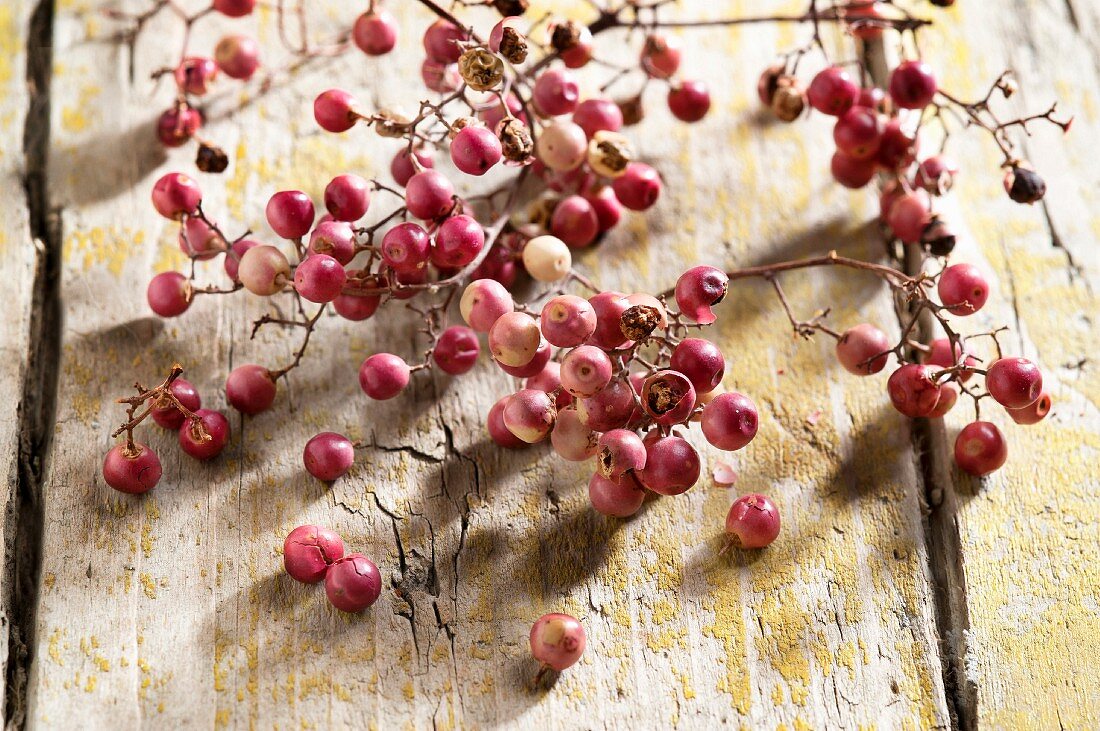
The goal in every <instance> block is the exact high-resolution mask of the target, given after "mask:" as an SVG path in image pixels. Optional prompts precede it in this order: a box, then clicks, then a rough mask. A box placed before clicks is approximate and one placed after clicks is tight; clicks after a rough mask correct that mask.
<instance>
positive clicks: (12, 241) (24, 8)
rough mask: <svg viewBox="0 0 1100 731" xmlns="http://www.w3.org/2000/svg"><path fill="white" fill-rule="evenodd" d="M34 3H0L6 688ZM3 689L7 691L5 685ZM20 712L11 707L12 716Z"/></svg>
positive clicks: (22, 415) (18, 471) (29, 296)
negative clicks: (27, 131)
mask: <svg viewBox="0 0 1100 731" xmlns="http://www.w3.org/2000/svg"><path fill="white" fill-rule="evenodd" d="M33 10H34V7H33V3H30V2H22V1H21V0H14V1H13V2H10V3H4V4H3V5H2V6H0V200H2V201H3V206H2V208H3V215H2V216H0V262H2V263H0V271H2V272H3V282H4V316H3V317H0V359H2V361H3V363H4V367H3V372H2V375H0V485H2V486H0V510H2V511H3V522H2V523H0V545H2V546H3V551H4V566H3V571H2V573H0V586H2V590H0V653H2V655H0V665H2V669H0V689H5V690H6V687H7V682H8V679H9V671H10V672H11V674H12V676H14V677H13V680H14V683H15V684H16V685H20V684H22V682H23V681H24V679H25V675H26V657H27V655H26V647H25V641H26V639H27V638H26V635H25V633H24V631H23V627H22V626H21V622H22V620H23V618H24V614H25V610H27V609H31V611H33V608H32V607H29V606H27V603H26V602H22V601H21V600H20V596H19V592H20V591H25V590H26V589H27V588H28V585H30V586H33V581H34V576H33V572H26V571H25V570H24V569H25V568H26V566H27V564H26V561H25V559H26V558H27V556H28V555H29V554H28V552H27V551H25V550H24V547H23V545H22V544H23V539H24V538H25V537H26V535H27V532H28V531H30V532H31V533H33V530H34V526H35V520H34V516H33V514H32V513H33V507H32V506H30V504H29V503H27V502H25V501H24V500H22V499H21V497H22V496H25V495H26V494H27V491H28V490H29V489H30V487H29V484H28V478H30V477H31V473H32V472H36V471H37V470H38V469H39V468H40V466H41V463H40V462H38V461H37V460H35V456H36V455H34V453H33V446H34V443H35V439H36V437H37V436H38V435H37V433H36V428H35V421H34V414H36V413H37V406H38V405H37V403H35V399H34V398H30V399H29V400H28V401H27V402H24V399H23V395H24V389H25V386H26V385H27V384H25V382H24V380H25V378H26V376H27V364H28V361H29V359H30V358H31V352H32V349H33V348H34V347H35V345H36V343H37V340H36V339H35V338H33V337H32V335H31V333H32V322H31V320H32V318H31V312H32V300H33V299H34V296H35V286H34V280H35V267H36V264H37V262H38V258H39V257H38V253H37V252H38V249H37V248H36V243H35V240H34V239H35V232H34V231H33V228H32V224H31V214H30V211H29V205H28V196H27V195H25V191H30V190H35V189H36V184H37V183H36V181H37V176H38V175H39V174H40V173H41V169H40V160H38V159H37V153H38V152H39V151H41V150H42V149H44V147H43V145H41V144H39V143H40V142H44V141H45V137H46V131H45V130H44V129H40V130H37V134H35V133H34V130H33V129H32V134H31V137H30V138H29V139H28V140H25V139H24V131H25V127H26V126H27V125H31V126H32V127H33V126H34V124H35V123H36V119H35V118H33V117H31V116H30V110H31V99H32V94H33V89H32V88H30V87H29V86H28V84H27V59H28V55H27V53H26V49H27V45H28V42H29V38H30V36H31V17H32V12H33ZM28 150H29V151H30V152H29V154H28V152H27V151H28ZM32 179H33V180H34V181H35V182H32ZM25 186H27V187H25ZM24 508H29V510H25V509H24ZM3 695H4V696H5V697H7V694H6V692H4V693H3ZM20 712H21V711H20V709H12V710H11V714H12V715H13V716H18V715H19V714H20Z"/></svg>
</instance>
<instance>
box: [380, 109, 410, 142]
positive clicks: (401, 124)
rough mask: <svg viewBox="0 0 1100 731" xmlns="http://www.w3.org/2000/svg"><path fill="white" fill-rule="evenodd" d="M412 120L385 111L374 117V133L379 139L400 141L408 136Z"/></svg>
mask: <svg viewBox="0 0 1100 731" xmlns="http://www.w3.org/2000/svg"><path fill="white" fill-rule="evenodd" d="M411 124H412V120H411V119H409V118H408V117H406V116H404V115H401V114H397V113H396V112H391V111H389V110H386V109H383V110H381V111H379V112H378V113H377V114H375V115H374V131H375V132H377V133H378V136H379V137H388V138H391V139H399V138H401V137H405V136H406V135H408V133H409V130H410V127H409V126H410V125H411Z"/></svg>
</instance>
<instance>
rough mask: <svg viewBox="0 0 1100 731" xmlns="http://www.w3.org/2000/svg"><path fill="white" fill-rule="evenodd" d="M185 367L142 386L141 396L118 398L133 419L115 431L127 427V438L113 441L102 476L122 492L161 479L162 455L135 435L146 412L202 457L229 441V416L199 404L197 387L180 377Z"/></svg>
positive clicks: (211, 455) (140, 490) (195, 455)
mask: <svg viewBox="0 0 1100 731" xmlns="http://www.w3.org/2000/svg"><path fill="white" fill-rule="evenodd" d="M182 372H183V369H182V368H179V366H177V367H176V368H175V369H173V371H172V375H170V376H169V378H168V379H167V380H166V381H165V383H164V384H162V385H161V386H158V387H157V388H155V389H149V390H146V389H144V388H140V387H139V389H138V391H139V395H138V396H137V397H134V398H132V399H119V401H120V402H122V403H129V404H130V405H131V410H130V417H131V420H130V422H129V423H128V424H127V425H124V426H123V428H121V429H119V430H118V431H117V432H115V434H116V435H118V434H121V433H122V432H124V431H125V432H126V433H127V439H126V441H125V442H123V443H122V444H118V445H115V446H114V447H112V448H111V449H110V451H108V452H107V456H106V457H105V458H104V460H103V479H104V480H105V481H106V483H107V484H108V485H110V486H111V487H113V488H114V489H116V490H118V491H119V492H126V493H130V494H135V495H138V494H142V493H145V492H148V491H149V490H152V489H153V488H154V487H156V485H157V483H158V482H159V481H160V478H161V474H162V468H161V463H160V457H158V456H157V453H156V452H154V451H153V450H152V448H151V447H149V446H148V445H146V444H142V443H140V442H135V441H134V439H133V427H134V426H136V425H137V424H138V423H140V422H141V421H142V420H144V419H145V418H146V417H150V416H151V417H152V419H153V421H154V422H156V424H157V425H158V426H161V427H163V428H165V429H169V430H172V431H175V432H177V434H178V436H179V445H180V449H182V450H183V451H184V453H185V454H187V455H188V456H190V457H193V458H194V459H197V460H200V461H206V460H210V459H213V458H215V457H217V456H218V455H219V454H221V453H222V450H224V449H225V445H226V444H228V442H229V420H228V419H226V418H225V415H224V414H222V413H221V412H219V411H213V410H211V409H203V408H200V407H201V406H202V399H201V397H200V396H199V392H198V390H197V389H196V388H195V387H194V386H193V385H191V383H190V382H189V381H186V380H184V379H183V378H180V377H179V374H180V373H182Z"/></svg>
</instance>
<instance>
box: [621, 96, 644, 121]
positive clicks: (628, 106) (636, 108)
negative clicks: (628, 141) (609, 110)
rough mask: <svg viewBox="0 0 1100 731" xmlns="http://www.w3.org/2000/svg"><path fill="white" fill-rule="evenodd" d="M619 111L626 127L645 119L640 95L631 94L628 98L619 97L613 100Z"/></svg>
mask: <svg viewBox="0 0 1100 731" xmlns="http://www.w3.org/2000/svg"><path fill="white" fill-rule="evenodd" d="M615 104H616V105H617V106H618V107H619V111H620V112H622V113H623V124H624V125H625V126H627V127H629V126H631V125H634V124H638V123H639V122H641V121H642V120H643V119H645V106H644V105H643V104H642V96H641V95H640V94H639V95H638V96H632V97H630V98H629V99H620V100H618V101H616V102H615Z"/></svg>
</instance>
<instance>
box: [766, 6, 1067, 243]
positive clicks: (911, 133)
mask: <svg viewBox="0 0 1100 731" xmlns="http://www.w3.org/2000/svg"><path fill="white" fill-rule="evenodd" d="M937 4H941V5H942V4H944V3H937ZM886 5H887V4H886V3H875V2H868V1H865V0H852V2H850V3H849V6H850V7H842V8H840V9H839V10H838V12H840V13H841V16H842V17H843V18H844V19H845V21H846V24H847V27H848V30H849V32H850V33H851V34H852V35H853V36H855V37H857V38H862V39H869V38H877V37H880V36H882V34H883V30H884V25H888V22H886V19H888V18H889V15H888V12H887V10H886V8H885V7H884V6H886ZM796 58H797V56H796ZM790 66H791V63H790V59H788V60H787V61H784V62H782V63H778V64H776V65H774V66H771V67H769V68H767V69H766V70H765V71H764V72H763V73H762V74H761V76H760V80H759V82H758V84H757V92H758V95H759V97H760V101H761V102H762V103H763V104H764V105H765V106H766V107H768V108H769V109H771V110H772V112H773V113H774V114H775V116H776V117H777V118H778V119H780V120H782V121H784V122H793V121H795V120H796V119H798V118H799V117H801V116H802V115H803V112H804V111H805V110H806V109H807V108H808V107H809V108H812V109H814V110H816V111H817V112H820V113H821V114H825V115H828V116H831V117H835V118H836V122H835V124H834V126H833V142H834V144H835V145H836V152H835V153H834V154H833V157H832V162H831V170H832V174H833V177H834V178H835V179H836V181H837V182H839V183H840V184H841V185H844V186H845V187H848V188H862V187H864V186H866V185H867V184H868V183H870V182H871V181H872V180H874V179H875V177H876V174H879V175H881V176H882V178H881V180H880V187H881V195H880V217H881V220H882V222H883V223H884V224H886V226H888V227H889V229H890V230H891V231H892V232H893V234H894V236H896V237H897V238H898V239H900V240H901V241H903V242H904V243H907V244H921V245H924V246H926V247H927V248H928V249H929V251H931V253H932V254H934V255H937V256H944V255H946V254H948V253H950V252H951V251H952V249H953V248H954V246H955V234H954V233H953V231H952V229H951V227H950V226H949V225H948V224H947V223H946V222H944V221H943V220H942V219H941V218H940V217H939V216H938V215H936V213H935V212H934V209H933V199H934V197H935V196H940V195H943V194H945V193H946V192H947V191H948V190H950V188H951V186H952V184H953V183H954V179H955V176H956V175H957V174H958V172H959V169H958V166H957V165H956V164H955V163H954V162H953V161H952V160H951V159H950V158H949V157H947V156H945V155H944V154H942V153H939V154H934V155H930V156H927V157H924V158H923V159H918V149H919V147H920V139H919V131H920V129H921V127H922V117H923V112H924V110H926V109H928V108H930V107H933V106H936V105H941V103H940V101H938V99H939V98H942V100H943V104H942V105H941V106H946V105H953V106H955V107H959V108H960V114H961V116H964V117H965V116H969V120H970V121H969V122H968V124H976V125H979V126H983V127H984V128H985V129H986V130H987V131H989V132H990V133H991V134H992V135H993V137H994V139H995V140H996V141H997V144H998V145H999V146H1000V147H1001V149H1002V151H1003V152H1004V153H1005V162H1004V168H1005V170H1006V173H1005V178H1004V186H1005V191H1006V192H1007V193H1008V195H1009V196H1010V197H1011V198H1012V200H1014V201H1017V202H1019V203H1035V202H1037V201H1039V200H1040V199H1042V197H1043V196H1044V195H1045V193H1046V183H1045V182H1044V181H1043V179H1042V177H1040V176H1039V174H1038V173H1036V172H1035V171H1034V170H1032V169H1031V167H1030V165H1028V164H1027V163H1026V162H1024V161H1021V160H1019V159H1017V158H1016V157H1015V156H1013V155H1012V154H1011V150H1010V148H1009V146H1008V143H1007V142H1006V140H1005V139H1004V138H1003V136H1002V133H1003V130H1004V129H1006V128H1007V127H1009V126H1011V125H1012V124H1021V123H1022V124H1024V125H1025V127H1026V122H1027V121H1030V120H1031V119H1036V118H1046V119H1047V120H1048V121H1050V122H1052V123H1053V124H1056V125H1058V126H1059V127H1061V128H1062V129H1063V130H1065V131H1068V129H1069V126H1070V122H1059V121H1057V120H1055V119H1053V117H1052V116H1051V113H1052V112H1053V108H1052V110H1051V112H1048V113H1047V114H1046V115H1037V116H1036V117H1032V118H1029V119H1028V120H1014V121H1012V122H1008V123H999V122H997V121H996V118H994V122H987V121H985V120H984V119H983V118H982V116H981V115H982V114H985V113H988V103H989V99H988V98H987V99H985V100H983V101H980V102H978V103H975V104H970V105H967V104H964V103H962V102H959V101H958V100H956V99H954V98H953V97H951V96H949V95H947V94H946V93H945V92H943V91H942V90H941V89H940V87H939V85H938V82H937V80H936V75H935V72H934V70H933V68H932V67H931V65H929V64H928V63H926V62H924V61H921V60H907V61H902V62H901V63H899V64H898V65H897V66H896V67H894V68H893V69H892V70H891V72H890V77H889V83H888V84H887V89H886V90H885V91H884V90H882V89H879V88H876V87H874V86H869V87H861V85H860V83H859V81H858V80H857V77H856V75H855V74H854V73H853V72H850V71H849V70H848V69H847V68H845V67H844V66H841V65H833V66H828V67H826V68H825V69H823V70H822V71H820V72H818V73H817V74H816V75H815V76H814V77H813V78H812V79H811V81H810V82H809V84H808V85H806V84H805V83H804V82H803V81H802V80H801V79H799V78H798V77H797V76H795V75H794V73H793V71H791V70H790ZM994 89H995V90H997V91H999V92H1000V93H1001V94H1003V95H1004V96H1006V97H1007V96H1011V94H1012V93H1013V91H1014V90H1015V84H1014V82H1012V80H1011V79H1010V78H1009V77H1008V76H1007V75H1004V76H1002V77H1001V78H1000V79H998V81H997V82H996V84H995V85H994ZM937 95H939V97H938V96H937ZM990 96H992V91H991V92H990ZM1071 121H1072V120H1071ZM945 134H946V130H945Z"/></svg>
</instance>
